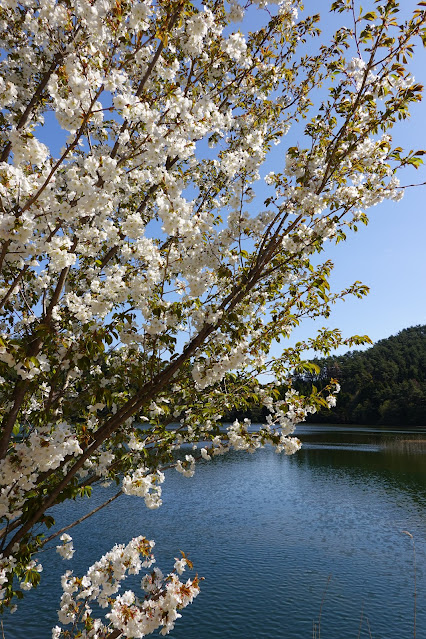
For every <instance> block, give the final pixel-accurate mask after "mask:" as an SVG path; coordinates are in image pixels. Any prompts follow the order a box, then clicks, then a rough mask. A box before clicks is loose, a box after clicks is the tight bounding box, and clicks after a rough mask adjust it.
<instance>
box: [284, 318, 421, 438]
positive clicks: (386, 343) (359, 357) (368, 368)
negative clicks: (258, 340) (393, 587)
mask: <svg viewBox="0 0 426 639" xmlns="http://www.w3.org/2000/svg"><path fill="white" fill-rule="evenodd" d="M314 361H315V363H316V364H318V366H319V367H320V372H319V373H318V374H312V373H309V374H304V375H303V376H299V377H297V378H296V379H295V383H294V386H295V388H297V389H299V390H300V391H301V392H303V391H305V392H307V391H308V390H309V388H310V386H311V385H312V384H315V386H317V388H321V387H322V386H325V385H326V384H327V382H328V381H329V379H330V378H331V377H334V378H337V379H338V380H339V383H340V385H341V392H340V393H339V395H338V400H337V406H336V407H335V408H333V409H331V410H322V411H321V412H320V413H317V414H316V415H313V416H312V417H311V419H310V421H311V422H317V423H318V422H328V423H338V424H345V423H346V424H389V425H401V426H426V326H414V327H412V328H407V329H405V330H403V331H401V332H400V333H398V334H397V335H394V336H392V337H389V338H387V339H383V340H380V341H379V342H377V343H376V344H375V345H374V346H372V347H371V348H369V349H368V350H365V351H351V352H348V353H346V354H345V355H341V356H334V357H328V358H325V359H319V360H314Z"/></svg>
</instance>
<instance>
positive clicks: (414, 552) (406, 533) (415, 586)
mask: <svg viewBox="0 0 426 639" xmlns="http://www.w3.org/2000/svg"><path fill="white" fill-rule="evenodd" d="M402 532H403V533H404V534H405V535H408V536H409V537H411V541H412V542H413V565H414V628H413V637H414V639H416V614H417V566H416V544H415V542H414V537H413V535H412V534H411V533H410V532H408V530H403V531H402Z"/></svg>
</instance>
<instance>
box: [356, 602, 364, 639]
mask: <svg viewBox="0 0 426 639" xmlns="http://www.w3.org/2000/svg"><path fill="white" fill-rule="evenodd" d="M363 619H364V603H363V604H362V608H361V618H360V620H359V628H358V637H357V639H359V638H360V636H361V628H362V620H363Z"/></svg>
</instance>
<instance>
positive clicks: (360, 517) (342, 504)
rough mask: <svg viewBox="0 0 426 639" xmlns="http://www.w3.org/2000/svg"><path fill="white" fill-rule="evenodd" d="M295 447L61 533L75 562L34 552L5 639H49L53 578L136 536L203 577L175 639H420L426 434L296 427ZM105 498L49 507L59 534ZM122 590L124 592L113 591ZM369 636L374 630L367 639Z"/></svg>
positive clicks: (118, 507)
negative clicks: (33, 579)
mask: <svg viewBox="0 0 426 639" xmlns="http://www.w3.org/2000/svg"><path fill="white" fill-rule="evenodd" d="M297 434H298V435H299V436H300V438H301V439H302V441H303V448H302V450H301V451H300V452H299V453H297V454H296V455H294V456H292V457H285V456H283V455H277V454H276V453H275V452H274V451H273V450H272V449H271V448H266V449H263V450H261V451H258V452H257V453H255V454H254V455H249V454H247V453H241V452H232V453H229V454H227V455H225V456H223V457H218V458H215V459H213V460H212V461H211V462H206V463H202V464H201V463H200V464H198V465H197V470H196V473H195V476H194V477H193V478H191V479H187V478H185V477H182V476H181V475H180V474H178V473H176V471H170V472H169V473H168V475H167V476H166V481H165V483H164V485H163V486H164V488H163V506H162V507H161V508H160V509H158V510H155V511H150V510H147V509H146V508H145V506H144V502H143V500H141V499H138V498H137V497H122V498H120V499H118V500H117V501H115V502H114V503H113V504H112V505H111V506H109V507H108V508H107V509H105V510H102V511H100V512H99V513H97V514H96V515H94V516H93V517H92V518H91V519H89V520H87V521H86V522H84V523H83V524H82V525H81V526H80V527H79V528H76V529H74V531H72V535H73V538H74V546H75V548H76V554H75V556H74V558H73V559H72V560H71V561H67V562H66V561H63V560H61V559H60V557H59V555H57V553H55V552H54V551H50V552H46V553H44V554H43V555H42V556H41V559H42V561H43V564H44V566H45V572H44V574H43V575H42V577H44V579H42V584H41V586H40V587H39V588H38V589H37V590H36V591H35V592H30V593H28V595H26V598H25V600H24V602H22V603H20V604H19V608H18V611H17V612H16V613H15V614H14V615H10V614H6V615H5V618H4V632H5V639H24V638H25V639H27V638H31V639H45V638H46V639H50V636H51V634H50V629H51V627H52V626H53V625H55V624H56V623H57V617H56V613H55V611H56V609H57V607H58V603H59V598H60V575H61V574H62V573H63V572H65V570H67V569H72V570H73V571H74V573H75V574H78V575H82V574H84V572H85V570H87V568H88V566H89V565H91V564H92V563H93V562H94V561H95V560H96V559H98V558H99V557H100V556H101V555H102V554H103V553H104V552H106V551H107V550H109V549H110V548H111V547H112V546H113V545H114V543H117V542H120V543H124V542H127V541H128V540H129V539H130V538H131V537H134V536H137V535H141V534H143V535H145V536H146V537H148V538H149V539H154V540H155V542H156V547H155V555H156V558H157V563H158V565H159V566H160V567H161V568H162V570H163V571H168V570H171V569H172V566H173V563H174V557H178V556H179V550H184V551H185V552H187V553H188V554H189V556H190V558H191V559H192V560H193V562H194V566H195V568H196V570H197V572H198V574H199V575H201V576H204V577H205V581H203V583H202V590H201V593H200V595H199V596H198V598H197V599H196V600H195V601H194V603H193V604H192V605H191V606H189V607H188V608H186V609H185V610H184V611H183V613H182V614H183V616H182V619H180V620H179V621H178V623H177V625H176V628H175V630H174V631H173V632H172V633H171V634H170V635H169V636H170V637H173V638H174V639H219V638H221V639H243V638H244V639H275V638H282V639H312V638H313V637H314V636H315V637H316V639H320V637H319V634H318V629H317V630H316V631H315V632H314V630H313V624H314V623H317V622H318V616H319V614H320V609H321V602H322V601H323V605H322V613H321V628H320V636H321V637H322V638H323V639H343V637H344V638H345V639H347V638H349V637H353V638H354V639H357V638H359V639H364V638H366V639H367V638H368V637H370V636H371V637H373V638H374V639H407V638H409V637H414V630H413V622H414V601H415V598H414V557H413V542H412V539H411V538H410V537H409V536H408V535H406V534H404V533H403V531H404V530H405V531H408V532H410V533H411V534H412V535H413V538H414V542H415V550H416V579H417V583H416V595H417V596H416V606H417V620H416V621H417V639H424V638H425V637H426V429H416V430H410V429H403V428H401V429H393V430H389V429H383V428H382V429H374V428H366V427H336V426H326V425H321V426H314V425H312V426H308V425H303V426H300V427H299V428H298V430H297ZM112 494H113V489H112V488H108V489H107V488H103V489H100V490H99V491H98V492H97V493H96V494H95V495H94V497H93V498H92V499H91V500H85V501H83V500H82V501H80V502H76V503H72V504H67V505H66V507H65V508H62V509H61V510H58V511H57V521H58V523H59V524H60V525H65V524H66V523H68V522H69V521H71V520H72V519H75V518H76V517H78V516H81V515H82V514H84V513H85V512H86V511H88V510H91V509H92V508H93V507H94V506H95V505H96V504H97V503H99V504H100V503H101V502H103V501H104V500H105V499H106V498H107V497H108V496H109V495H112ZM127 585H129V586H130V585H131V584H130V582H125V585H124V587H125V588H126V586H127ZM370 633H371V634H370Z"/></svg>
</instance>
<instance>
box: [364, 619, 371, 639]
mask: <svg viewBox="0 0 426 639" xmlns="http://www.w3.org/2000/svg"><path fill="white" fill-rule="evenodd" d="M365 620H366V622H367V627H368V636H369V637H370V639H373V635H372V634H371V628H370V621H369V619H368V617H366V618H365Z"/></svg>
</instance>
